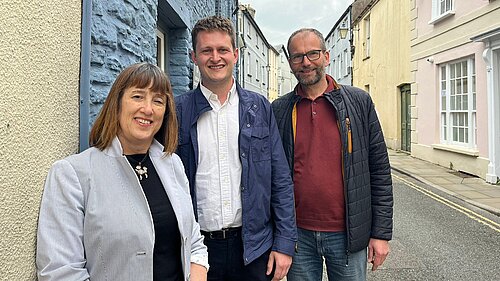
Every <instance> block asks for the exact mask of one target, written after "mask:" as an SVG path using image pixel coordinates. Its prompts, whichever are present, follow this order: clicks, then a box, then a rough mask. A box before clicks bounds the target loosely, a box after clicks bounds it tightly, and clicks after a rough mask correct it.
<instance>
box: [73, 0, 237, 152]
mask: <svg viewBox="0 0 500 281" xmlns="http://www.w3.org/2000/svg"><path fill="white" fill-rule="evenodd" d="M83 5H84V8H83V16H82V21H83V24H82V61H81V63H82V67H81V69H82V71H81V76H82V77H81V80H82V82H81V85H80V89H81V90H80V92H81V105H82V107H81V108H82V110H81V120H82V121H81V134H80V135H81V136H82V138H83V139H82V141H81V143H82V144H83V146H85V144H86V143H87V141H86V140H85V138H87V136H88V128H89V127H90V126H91V124H92V123H93V121H94V120H95V118H96V116H97V114H98V113H99V110H100V108H101V106H102V104H103V102H104V100H105V99H106V96H107V93H108V92H109V89H110V87H111V85H112V83H113V81H114V79H115V78H116V76H117V75H118V73H119V72H120V71H121V70H122V69H124V68H125V67H127V66H128V65H130V64H133V63H136V62H142V61H146V62H150V63H155V64H158V65H159V66H160V67H161V68H162V69H164V70H165V72H166V73H167V74H168V75H169V77H170V80H171V82H172V86H173V90H174V94H175V95H180V94H182V93H184V92H186V91H188V90H189V89H192V88H193V72H194V64H193V63H192V61H191V59H190V56H189V53H190V51H191V49H192V47H191V37H190V33H191V29H192V27H193V26H194V24H195V23H196V21H197V20H199V19H200V18H203V17H206V16H210V15H214V14H218V15H221V16H225V17H228V18H231V19H232V20H233V22H235V19H236V18H235V16H234V15H233V12H234V10H235V9H236V7H238V1H237V0H200V1H187V0H94V1H90V0H89V1H87V0H84V1H83ZM194 81H196V79H194ZM81 148H85V147H81Z"/></svg>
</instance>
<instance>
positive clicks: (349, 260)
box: [287, 228, 367, 281]
mask: <svg viewBox="0 0 500 281" xmlns="http://www.w3.org/2000/svg"><path fill="white" fill-rule="evenodd" d="M297 230H298V234H299V241H298V248H297V253H295V256H294V258H293V262H292V267H291V268H290V271H288V275H287V280H288V281H321V280H322V276H323V260H324V261H325V263H326V270H327V273H328V280H329V281H340V280H342V281H364V280H366V266H367V264H366V263H367V257H366V249H365V250H362V251H359V252H356V253H349V256H347V255H346V242H347V241H346V233H345V232H320V231H310V230H305V229H302V228H298V229H297Z"/></svg>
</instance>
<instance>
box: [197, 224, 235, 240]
mask: <svg viewBox="0 0 500 281" xmlns="http://www.w3.org/2000/svg"><path fill="white" fill-rule="evenodd" d="M201 234H202V235H203V236H205V237H206V238H210V239H215V240H223V239H228V238H231V237H238V236H239V235H241V227H232V228H223V229H222V230H217V231H210V232H207V231H203V230H202V231H201Z"/></svg>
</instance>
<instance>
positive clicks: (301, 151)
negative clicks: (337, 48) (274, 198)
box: [272, 28, 393, 281]
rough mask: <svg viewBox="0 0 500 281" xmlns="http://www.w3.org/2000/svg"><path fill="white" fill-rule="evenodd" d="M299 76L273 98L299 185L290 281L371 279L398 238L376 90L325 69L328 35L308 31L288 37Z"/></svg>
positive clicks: (276, 114)
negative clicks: (360, 86) (368, 90)
mask: <svg viewBox="0 0 500 281" xmlns="http://www.w3.org/2000/svg"><path fill="white" fill-rule="evenodd" d="M287 48H288V53H289V54H290V57H289V64H290V67H291V69H292V71H293V73H294V75H295V77H297V80H298V81H299V83H298V85H297V86H296V87H295V89H294V91H293V92H290V93H288V94H287V95H285V96H283V97H281V98H279V99H277V100H276V101H274V102H273V104H272V106H273V110H274V114H275V116H276V121H277V123H278V128H279V131H280V135H281V139H282V141H283V146H284V149H285V154H286V156H287V159H288V163H289V166H290V169H291V171H292V176H293V181H294V185H295V207H296V218H297V227H298V235H299V236H298V237H299V238H298V248H297V253H296V254H295V257H294V259H293V263H292V266H291V268H290V271H289V273H288V276H287V280H288V281H298V280H300V281H308V280H311V281H313V280H314V281H315V280H321V279H322V272H323V260H325V263H326V268H327V273H328V279H329V280H356V281H357V280H366V267H367V261H368V262H370V263H372V270H376V269H377V267H379V266H380V265H381V264H382V263H383V262H384V260H385V258H386V256H387V254H388V253H389V244H388V241H389V240H391V238H392V223H393V222H392V214H393V198H392V180H391V168H390V165H389V158H388V155H387V149H386V145H385V141H384V137H383V134H382V129H381V127H380V123H379V121H378V117H377V114H376V112H375V107H374V104H373V102H372V100H371V98H370V96H369V95H368V94H367V93H366V92H364V91H362V90H360V89H358V88H354V87H351V86H344V85H339V84H337V83H336V82H335V80H334V79H333V78H332V77H331V76H330V75H327V74H325V67H326V66H327V65H328V64H329V57H330V54H329V52H328V51H326V46H325V40H324V38H323V35H322V34H321V33H320V32H319V31H317V30H315V29H309V28H308V29H300V30H298V31H296V32H294V33H293V34H292V35H291V36H290V38H289V40H288V46H287Z"/></svg>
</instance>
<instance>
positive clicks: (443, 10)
mask: <svg viewBox="0 0 500 281" xmlns="http://www.w3.org/2000/svg"><path fill="white" fill-rule="evenodd" d="M453 1H454V0H432V19H431V21H430V22H429V24H434V23H436V22H438V21H441V20H442V19H444V18H447V17H448V16H451V15H453V14H454V12H453Z"/></svg>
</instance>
